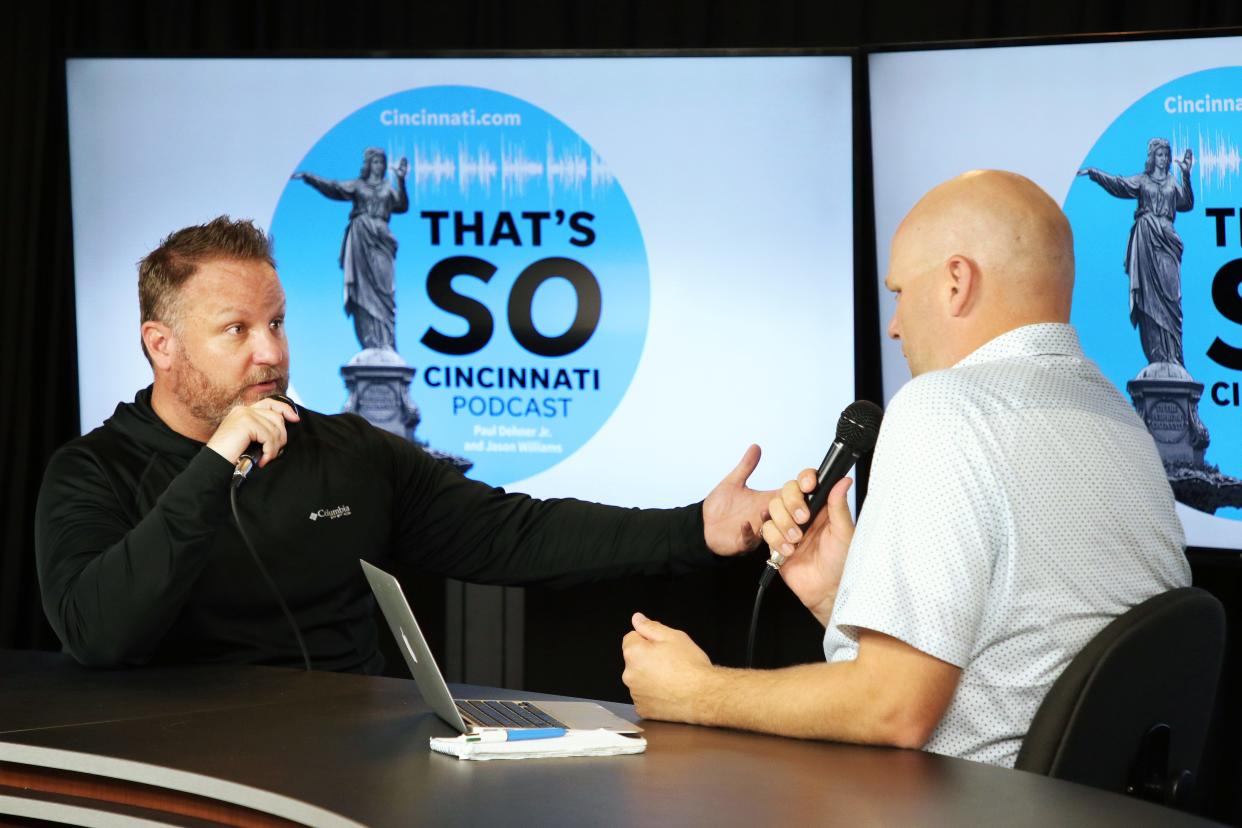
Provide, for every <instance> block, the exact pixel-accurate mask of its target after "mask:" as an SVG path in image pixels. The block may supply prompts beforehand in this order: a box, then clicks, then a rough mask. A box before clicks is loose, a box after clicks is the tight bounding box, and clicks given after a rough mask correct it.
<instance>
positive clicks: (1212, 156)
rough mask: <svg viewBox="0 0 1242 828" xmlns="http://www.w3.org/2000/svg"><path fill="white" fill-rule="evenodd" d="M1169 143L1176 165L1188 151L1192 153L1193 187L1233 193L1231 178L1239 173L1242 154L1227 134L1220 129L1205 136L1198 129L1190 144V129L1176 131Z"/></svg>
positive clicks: (1241, 169) (1241, 170) (1206, 190)
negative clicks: (1171, 145) (1195, 178)
mask: <svg viewBox="0 0 1242 828" xmlns="http://www.w3.org/2000/svg"><path fill="white" fill-rule="evenodd" d="M1172 143H1173V160H1174V161H1175V162H1177V161H1180V160H1181V158H1182V156H1183V155H1185V153H1186V149H1187V148H1191V149H1193V150H1194V152H1195V172H1196V174H1197V175H1196V177H1197V179H1198V180H1197V182H1196V184H1197V186H1198V188H1199V189H1200V190H1202V191H1204V192H1210V191H1211V190H1220V189H1225V190H1229V191H1232V190H1233V178H1234V176H1237V175H1238V173H1239V172H1242V151H1240V150H1239V148H1238V145H1237V144H1235V143H1234V142H1233V141H1232V140H1231V137H1230V136H1229V135H1228V133H1225V132H1223V131H1221V130H1212V131H1211V132H1209V133H1205V132H1204V131H1203V130H1202V129H1198V130H1196V135H1195V138H1194V139H1193V143H1192V139H1191V137H1190V132H1189V130H1183V129H1180V128H1179V129H1178V130H1177V134H1176V135H1175V136H1174V138H1173V142H1172Z"/></svg>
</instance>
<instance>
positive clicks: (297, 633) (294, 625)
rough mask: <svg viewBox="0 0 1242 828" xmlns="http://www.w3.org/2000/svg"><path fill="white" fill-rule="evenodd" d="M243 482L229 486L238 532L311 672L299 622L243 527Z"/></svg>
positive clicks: (303, 661)
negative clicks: (240, 508) (239, 494)
mask: <svg viewBox="0 0 1242 828" xmlns="http://www.w3.org/2000/svg"><path fill="white" fill-rule="evenodd" d="M242 480H245V478H244V477H241V478H235V480H234V482H233V484H232V485H231V486H229V505H230V506H231V507H232V508H233V522H234V523H235V524H237V531H238V532H239V533H241V538H242V543H244V544H245V546H246V549H247V550H248V551H249V552H250V557H251V558H253V559H254V564H255V566H257V567H258V568H259V574H260V575H262V576H263V580H264V581H265V582H267V586H268V589H270V590H271V591H272V595H275V596H276V603H278V604H280V611H281V612H283V613H284V614H285V620H286V621H288V622H289V628H290V629H292V630H293V637H294V638H295V639H297V642H298V649H299V650H300V651H301V652H302V663H303V664H304V665H306V671H307V672H311V660H310V653H309V652H308V651H307V649H306V642H305V641H303V640H302V631H301V630H300V629H298V622H297V621H295V620H294V619H293V613H292V612H290V611H289V605H288V604H286V603H285V598H284V596H283V595H281V594H280V589H279V588H278V587H277V586H276V582H275V581H273V580H272V576H271V575H270V574H269V573H268V571H267V567H266V566H265V565H264V564H263V559H262V558H260V557H259V553H258V552H256V551H255V548H254V544H252V543H251V542H250V536H249V535H247V534H246V527H245V526H243V525H242V520H241V514H240V513H239V512H238V510H237V490H238V489H239V488H241V481H242Z"/></svg>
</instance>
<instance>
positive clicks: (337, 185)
mask: <svg viewBox="0 0 1242 828" xmlns="http://www.w3.org/2000/svg"><path fill="white" fill-rule="evenodd" d="M368 148H377V149H379V150H382V151H383V152H384V155H385V160H386V162H387V168H388V169H387V172H386V175H385V180H384V182H383V183H382V184H376V183H375V182H372V183H373V185H374V186H378V187H379V188H380V189H381V190H385V188H386V190H385V191H387V192H389V199H390V200H389V202H388V206H389V207H390V208H395V209H393V210H392V212H391V214H390V215H387V216H386V219H387V231H388V232H390V233H391V236H392V238H393V240H394V241H395V243H396V254H395V258H393V257H391V256H389V260H390V261H391V262H392V266H393V268H394V274H395V275H394V286H395V301H396V328H395V350H396V352H397V353H398V354H399V355H400V357H401V359H403V360H404V361H405V363H406V364H407V365H408V366H410V367H411V368H413V369H414V379H413V380H412V382H411V385H410V399H411V401H412V402H413V403H414V404H415V405H416V406H417V407H418V410H419V413H420V415H421V422H420V423H419V425H418V426H417V429H416V432H415V435H414V436H415V438H416V439H417V440H419V441H420V442H424V443H426V444H427V445H428V446H429V447H430V448H433V449H437V450H439V451H442V452H445V453H448V454H451V455H456V456H459V457H461V458H464V459H465V460H467V461H469V462H470V463H472V464H473V467H472V468H471V470H470V472H469V475H470V476H471V477H474V478H477V479H479V480H484V481H486V482H488V483H491V484H493V485H498V486H500V485H507V484H509V483H512V482H514V481H519V480H523V479H525V478H528V477H530V476H532V475H534V474H536V473H538V472H540V471H543V470H545V469H548V468H550V467H551V466H553V465H555V464H556V463H558V462H560V461H561V460H563V459H565V458H566V457H568V456H569V455H570V454H572V453H573V452H574V451H576V450H577V449H579V448H581V447H582V445H584V444H585V443H586V442H587V441H588V440H590V439H591V437H592V436H593V435H594V434H595V433H596V432H597V431H598V430H599V429H600V427H601V426H602V425H603V424H604V423H605V421H607V419H608V418H609V417H610V416H611V414H612V412H613V411H614V410H615V409H616V407H617V405H618V404H619V403H620V401H621V399H622V397H623V396H624V395H625V392H626V390H627V389H628V387H629V385H630V382H631V380H632V379H633V377H634V372H635V370H636V369H637V367H638V362H639V359H640V357H641V355H642V350H643V345H644V342H645V340H646V335H647V320H648V316H649V311H650V277H649V272H648V267H647V255H646V249H645V246H644V244H643V238H642V233H641V231H640V229H639V226H638V221H637V218H636V217H635V215H634V211H633V209H632V208H631V206H630V203H629V200H628V199H627V198H626V195H625V193H624V191H623V190H622V188H621V186H620V184H619V183H618V182H617V181H616V179H615V178H614V177H613V175H612V173H611V171H610V170H609V168H608V167H607V165H606V164H605V163H604V161H603V159H601V158H600V157H599V156H598V155H596V154H595V152H594V151H593V150H592V149H591V146H590V144H589V143H588V142H587V141H586V140H585V139H584V138H583V137H582V136H580V135H578V133H577V132H575V131H574V130H573V129H572V128H571V127H569V126H568V125H566V124H565V123H563V122H562V121H560V120H559V119H558V118H556V117H554V116H553V115H551V114H549V113H548V112H546V111H544V110H542V109H540V108H539V107H537V106H534V105H532V104H530V103H528V102H526V101H523V100H521V99H519V98H516V97H513V96H511V95H507V94H504V93H500V92H496V91H494V90H489V89H482V88H477V87H466V86H430V87H421V88H415V89H409V90H406V91H403V92H399V93H396V94H393V95H389V96H387V97H384V98H381V99H379V100H376V101H374V102H372V103H369V104H367V105H366V106H364V107H362V108H361V109H359V110H357V111H356V112H353V113H352V114H350V115H349V116H347V117H346V118H344V119H343V120H341V121H340V122H339V123H338V124H336V125H335V126H334V127H333V128H332V129H331V130H329V131H328V132H327V133H326V134H325V135H324V136H323V137H322V138H320V139H319V141H318V142H317V143H316V144H315V145H314V146H313V147H312V148H311V149H310V151H309V152H307V153H306V155H305V156H304V157H303V158H302V160H301V162H300V163H299V164H298V167H297V170H296V172H299V173H306V174H309V175H308V176H307V178H308V179H309V178H315V179H316V181H315V182H314V185H313V186H308V184H311V183H312V182H310V181H302V180H290V182H289V183H288V184H287V185H286V187H285V189H284V191H283V192H282V194H281V197H280V200H279V202H278V204H277V206H276V210H275V214H274V216H273V218H272V221H271V225H270V226H271V229H272V235H273V237H274V240H275V252H276V259H277V264H278V266H279V270H280V274H281V278H282V280H283V282H284V285H285V290H286V292H287V295H288V323H287V330H288V335H289V341H290V349H291V352H292V355H293V365H292V386H293V388H294V389H296V391H297V393H298V395H299V396H300V397H301V398H302V399H303V400H304V401H305V403H306V404H307V405H308V406H310V407H311V408H314V409H317V410H320V411H339V410H341V409H342V407H343V405H344V404H345V401H346V398H347V394H346V389H345V385H344V383H343V380H342V376H341V367H342V366H344V365H346V364H347V363H349V362H350V360H351V359H352V358H354V357H355V355H357V354H358V353H359V352H360V351H361V350H362V345H361V344H360V342H359V338H358V337H357V336H356V335H355V327H354V322H353V321H352V320H351V319H350V318H348V317H347V316H346V314H345V305H344V301H343V298H342V297H343V294H344V280H343V271H342V268H341V266H340V264H339V261H340V259H341V257H342V254H343V243H344V239H345V237H346V229H347V227H349V226H350V223H351V217H355V216H357V215H358V211H362V212H366V211H367V210H368V209H370V208H369V207H368V206H367V204H366V203H363V202H360V201H358V200H357V199H355V200H354V201H352V202H351V200H350V192H352V190H351V188H354V189H355V190H356V188H357V187H359V186H360V184H361V181H360V178H361V177H362V176H365V175H366V170H365V169H362V168H363V167H364V152H365V151H366V150H367V149H368ZM401 159H406V162H407V164H406V168H405V169H404V170H403V169H402V168H401V165H400V161H401ZM360 169H362V172H360ZM402 171H405V173H406V174H405V176H404V189H405V202H406V204H405V206H406V209H405V210H404V211H401V210H400V207H401V206H403V204H402V200H401V198H400V189H401V187H400V184H401V182H400V180H399V173H400V172H402ZM291 172H295V171H291ZM384 219H385V216H383V215H380V216H379V217H378V218H374V219H372V220H371V226H372V227H373V228H374V227H376V226H379V228H380V229H379V230H378V231H376V232H377V233H378V235H379V236H382V235H383V233H384V232H385V231H384V230H383V229H382V225H383V223H384Z"/></svg>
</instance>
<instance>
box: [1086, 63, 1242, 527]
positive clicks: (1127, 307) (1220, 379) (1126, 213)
mask: <svg viewBox="0 0 1242 828" xmlns="http://www.w3.org/2000/svg"><path fill="white" fill-rule="evenodd" d="M1064 207H1065V212H1066V214H1067V215H1068V216H1069V219H1070V223H1071V224H1072V225H1073V228H1074V251H1075V256H1076V259H1077V272H1078V275H1077V279H1076V283H1075V288H1074V317H1073V321H1074V323H1075V324H1076V326H1077V327H1078V330H1079V332H1080V335H1081V337H1082V342H1083V347H1084V349H1085V350H1086V353H1087V354H1088V355H1089V356H1090V357H1091V358H1092V359H1094V360H1095V361H1096V362H1098V363H1099V365H1100V368H1101V369H1102V370H1103V372H1104V374H1105V375H1106V376H1108V377H1109V379H1111V380H1112V381H1113V382H1114V383H1116V384H1117V386H1118V387H1119V388H1121V389H1123V390H1125V391H1126V392H1127V393H1128V394H1129V396H1130V398H1131V399H1132V400H1133V402H1134V404H1135V408H1136V409H1137V410H1138V412H1139V414H1140V415H1141V416H1142V417H1143V419H1144V421H1145V422H1146V424H1147V427H1148V430H1149V431H1150V432H1151V434H1152V436H1153V438H1154V439H1155V441H1156V445H1157V448H1158V449H1159V450H1160V454H1161V457H1162V459H1163V460H1164V464H1165V468H1166V471H1167V472H1168V475H1169V481H1170V483H1171V484H1172V486H1173V490H1174V493H1175V495H1176V496H1177V498H1178V500H1179V501H1181V502H1183V503H1185V504H1186V505H1189V506H1191V507H1193V508H1196V509H1199V510H1201V511H1205V512H1208V513H1212V514H1216V515H1218V516H1220V517H1226V518H1230V519H1233V520H1242V509H1240V508H1239V507H1240V506H1242V480H1240V479H1239V478H1242V393H1240V389H1239V384H1240V383H1242V295H1239V286H1240V285H1242V67H1222V68H1217V69H1209V70H1206V71H1201V72H1195V73H1193V74H1189V75H1186V76H1184V77H1180V78H1177V79H1176V80H1173V81H1170V82H1169V83H1166V84H1164V85H1163V86H1160V87H1159V88H1157V89H1155V90H1153V91H1151V92H1149V93H1148V94H1147V95H1145V96H1143V97H1142V98H1140V99H1139V100H1137V101H1136V102H1135V103H1134V104H1132V105H1131V106H1130V107H1129V108H1128V109H1127V110H1126V111H1125V112H1123V113H1122V114H1121V115H1120V116H1119V117H1118V118H1117V119H1116V120H1115V121H1113V123H1112V124H1111V125H1110V126H1109V127H1108V129H1107V130H1105V132H1104V134H1103V135H1101V136H1100V138H1099V139H1098V140H1097V141H1096V143H1095V145H1094V146H1093V147H1092V148H1091V151H1090V152H1089V153H1088V154H1087V157H1086V158H1085V159H1084V160H1083V162H1082V165H1081V169H1079V170H1078V171H1077V178H1076V179H1075V182H1074V184H1073V186H1072V187H1071V188H1070V191H1069V194H1068V196H1067V197H1066V200H1065V205H1064Z"/></svg>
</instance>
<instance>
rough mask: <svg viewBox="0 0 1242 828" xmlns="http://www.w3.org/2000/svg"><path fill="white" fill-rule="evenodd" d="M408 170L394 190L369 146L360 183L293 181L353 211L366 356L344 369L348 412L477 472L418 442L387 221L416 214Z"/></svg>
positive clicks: (345, 247) (348, 248) (298, 176)
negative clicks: (399, 347) (400, 342)
mask: <svg viewBox="0 0 1242 828" xmlns="http://www.w3.org/2000/svg"><path fill="white" fill-rule="evenodd" d="M409 169H410V165H409V162H407V161H406V159H404V158H402V159H401V160H400V161H398V162H397V165H396V166H395V167H393V168H392V172H393V174H394V177H395V180H396V183H395V185H394V184H391V183H389V180H388V172H389V167H388V155H387V153H385V152H384V151H383V150H382V149H378V148H376V147H368V148H367V149H366V150H364V151H363V153H362V170H361V171H359V173H358V177H357V178H350V179H346V180H343V181H336V180H333V179H330V178H323V177H321V176H318V175H315V174H314V173H308V172H296V173H294V174H293V176H292V178H293V179H294V180H295V181H305V182H306V183H307V184H309V185H310V186H311V187H313V188H314V189H315V190H317V191H318V192H319V193H321V194H323V195H325V196H327V197H328V198H330V199H332V200H334V201H348V202H351V203H352V204H353V207H352V208H351V209H350V211H349V225H348V226H347V227H346V228H345V238H344V239H342V240H341V254H340V257H339V260H338V261H339V263H340V266H341V270H343V271H344V272H345V314H346V316H349V317H352V318H353V320H354V333H355V335H356V336H357V337H358V344H359V345H361V346H362V351H361V352H359V353H358V354H357V355H355V356H354V358H353V359H351V360H350V361H349V364H347V365H344V366H342V367H341V375H342V376H343V377H344V379H345V388H346V390H347V391H348V392H349V399H348V401H347V402H346V403H345V410H346V411H350V412H353V413H356V414H359V415H361V416H362V417H364V418H366V419H367V420H368V421H370V422H371V424H373V425H375V426H378V427H379V428H382V429H384V430H386V431H390V432H392V433H393V434H397V435H399V436H402V437H405V438H406V439H408V440H411V441H413V442H414V443H417V444H418V445H420V446H423V447H424V448H425V449H426V450H427V452H428V453H429V454H431V456H433V457H436V458H437V459H440V460H443V461H445V462H446V463H449V464H450V465H452V466H453V467H455V468H457V469H459V470H460V471H462V472H466V471H469V470H470V468H472V466H473V465H474V464H473V463H472V462H471V461H470V460H467V459H465V458H464V457H459V456H457V455H455V454H450V453H449V452H445V451H441V450H439V449H435V448H431V447H430V446H428V445H427V443H426V441H424V440H420V439H418V438H417V437H415V436H414V431H415V429H416V428H418V424H419V422H420V421H421V419H422V418H421V416H420V415H419V412H418V406H416V405H414V403H413V402H411V401H410V395H409V390H410V382H411V381H412V380H413V379H414V373H415V371H414V369H413V368H411V367H410V366H409V365H407V364H406V363H405V360H403V359H402V358H401V356H400V355H399V354H398V353H397V289H396V278H395V276H396V267H395V264H396V259H397V239H396V237H395V236H393V234H392V230H391V229H390V228H389V226H388V221H389V219H390V218H392V216H393V214H394V213H404V212H406V211H407V210H409V209H410V198H409V195H408V194H407V193H406V190H405V176H406V173H408V172H409Z"/></svg>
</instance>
